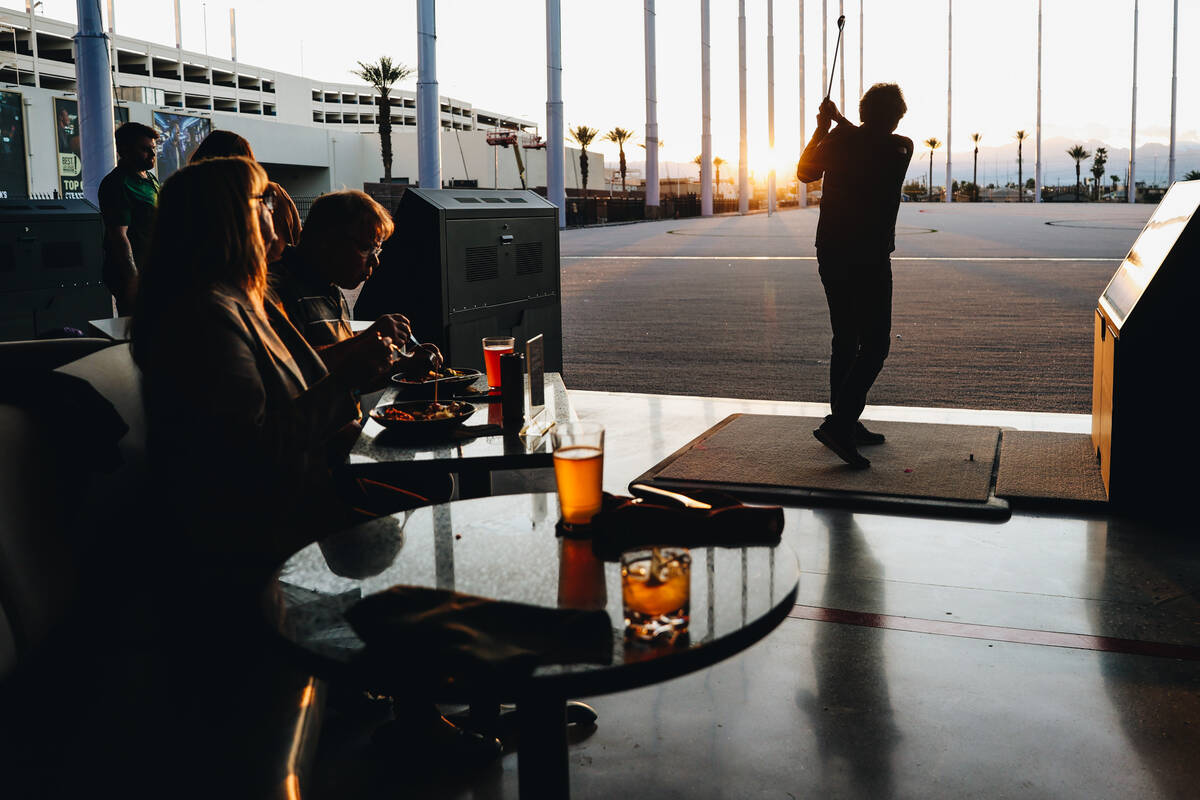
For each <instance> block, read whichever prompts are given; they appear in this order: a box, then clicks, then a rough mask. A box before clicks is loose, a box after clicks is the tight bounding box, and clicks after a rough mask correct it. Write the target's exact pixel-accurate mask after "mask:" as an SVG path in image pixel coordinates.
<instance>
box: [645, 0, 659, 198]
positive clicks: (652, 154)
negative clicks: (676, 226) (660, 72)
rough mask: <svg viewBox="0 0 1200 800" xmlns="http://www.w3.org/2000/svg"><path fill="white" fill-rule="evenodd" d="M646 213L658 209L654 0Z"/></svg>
mask: <svg viewBox="0 0 1200 800" xmlns="http://www.w3.org/2000/svg"><path fill="white" fill-rule="evenodd" d="M645 9H646V10H645V20H646V211H647V214H648V215H649V214H650V213H651V212H650V209H651V208H654V209H657V208H658V89H657V85H656V83H657V82H656V78H655V66H656V65H655V62H654V57H655V53H654V48H655V42H654V0H646V6H645Z"/></svg>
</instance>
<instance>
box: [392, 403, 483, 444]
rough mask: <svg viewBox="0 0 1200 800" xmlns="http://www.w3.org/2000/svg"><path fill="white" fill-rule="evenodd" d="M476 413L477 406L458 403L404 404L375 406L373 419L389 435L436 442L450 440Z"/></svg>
mask: <svg viewBox="0 0 1200 800" xmlns="http://www.w3.org/2000/svg"><path fill="white" fill-rule="evenodd" d="M474 413H475V406H473V405H471V404H470V403H463V402H459V401H457V400H451V401H449V402H446V403H431V402H429V401H428V400H405V401H402V402H399V403H389V404H387V405H383V406H376V407H375V408H373V409H371V414H370V416H371V419H373V420H375V421H376V422H378V423H379V424H380V425H382V426H383V427H385V428H387V429H388V431H389V432H392V433H395V434H400V435H403V436H406V437H412V438H414V439H416V438H428V439H434V438H438V437H442V436H449V435H450V434H451V433H453V432H454V431H455V430H457V429H458V428H459V427H461V426H462V424H463V423H464V422H466V421H467V417H469V416H471V415H472V414H474Z"/></svg>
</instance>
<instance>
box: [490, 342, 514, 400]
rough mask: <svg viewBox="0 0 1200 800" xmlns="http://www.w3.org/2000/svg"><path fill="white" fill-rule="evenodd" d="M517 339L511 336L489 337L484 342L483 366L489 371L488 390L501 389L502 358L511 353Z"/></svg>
mask: <svg viewBox="0 0 1200 800" xmlns="http://www.w3.org/2000/svg"><path fill="white" fill-rule="evenodd" d="M515 344H516V339H514V338H513V337H511V336H487V337H484V340H483V366H484V367H485V368H486V369H487V382H488V388H490V389H499V388H500V356H502V355H504V354H505V353H511V352H512V351H513V346H514V345H515Z"/></svg>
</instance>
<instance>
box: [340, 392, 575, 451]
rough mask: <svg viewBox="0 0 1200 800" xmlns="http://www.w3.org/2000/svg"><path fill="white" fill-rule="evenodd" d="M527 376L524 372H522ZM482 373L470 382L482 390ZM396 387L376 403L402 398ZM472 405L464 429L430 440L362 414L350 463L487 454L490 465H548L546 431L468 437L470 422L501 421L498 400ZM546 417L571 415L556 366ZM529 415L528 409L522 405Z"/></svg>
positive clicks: (569, 417) (561, 418) (564, 419)
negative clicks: (404, 435)
mask: <svg viewBox="0 0 1200 800" xmlns="http://www.w3.org/2000/svg"><path fill="white" fill-rule="evenodd" d="M525 379H526V380H527V381H528V380H529V378H528V376H526V378H525ZM486 383H487V379H486V378H483V377H481V378H480V379H479V381H476V383H475V384H474V386H475V387H476V388H481V385H482V388H483V389H484V390H485V391H486ZM397 394H398V392H397V390H396V388H394V387H389V388H388V389H385V390H384V392H383V394H382V395H381V397H380V399H379V402H378V403H377V405H386V404H388V403H392V402H395V401H397V400H399V399H403V398H400V397H398V396H397ZM475 406H476V409H477V410H476V411H475V413H474V414H472V415H471V416H470V417H469V418H467V421H466V423H465V425H464V428H465V429H466V433H459V434H455V435H454V436H452V437H449V438H445V439H441V440H438V441H431V442H418V443H414V442H411V441H409V440H406V439H404V438H402V437H399V436H396V435H395V434H393V432H392V431H390V430H388V429H386V428H384V427H383V426H382V425H380V424H379V423H378V422H375V421H374V420H367V422H366V424H365V425H364V426H363V432H362V435H361V436H360V437H359V438H358V441H357V442H356V443H355V445H354V448H353V449H352V450H351V451H350V457H349V459H348V463H349V464H350V465H358V464H370V463H373V462H377V463H394V462H400V461H448V460H449V461H463V460H487V461H491V462H493V463H491V464H490V467H491V468H493V469H504V468H512V469H517V468H521V467H535V466H548V465H549V464H551V463H552V452H553V451H552V450H551V445H550V437H549V436H526V437H516V436H479V437H475V438H471V437H470V436H469V435H468V434H469V430H470V428H471V427H473V426H479V425H487V424H500V422H501V421H502V418H501V416H500V404H499V403H498V402H497V403H476V404H475ZM544 414H545V415H546V418H547V419H551V420H554V421H555V423H556V424H559V425H561V424H564V423H566V422H570V421H571V420H572V419H573V413H572V411H571V404H570V401H569V400H568V398H567V390H566V387H565V386H564V385H563V380H562V376H561V375H559V374H558V373H557V372H548V373H546V410H545V412H544ZM526 416H527V417H528V409H527V410H526Z"/></svg>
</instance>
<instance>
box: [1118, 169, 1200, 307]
mask: <svg viewBox="0 0 1200 800" xmlns="http://www.w3.org/2000/svg"><path fill="white" fill-rule="evenodd" d="M1197 205H1200V181H1184V182H1179V183H1175V184H1173V185H1172V186H1171V188H1170V189H1169V190H1168V191H1167V194H1166V195H1165V196H1164V197H1163V199H1162V201H1161V202H1160V203H1159V204H1158V208H1156V209H1155V210H1154V214H1153V216H1151V217H1150V221H1149V222H1147V223H1146V227H1145V228H1143V229H1142V232H1141V233H1140V234H1139V235H1138V238H1137V241H1135V242H1134V243H1133V247H1132V248H1131V249H1130V250H1129V255H1127V256H1125V260H1124V261H1123V262H1121V266H1120V267H1118V268H1117V272H1116V274H1115V275H1113V277H1112V280H1111V281H1109V282H1108V287H1107V288H1105V290H1104V293H1103V294H1102V295H1100V305H1101V306H1102V307H1103V308H1104V310H1105V312H1106V313H1107V314H1108V315H1109V317H1110V319H1111V320H1112V323H1113V324H1114V325H1116V326H1117V330H1120V329H1121V326H1122V325H1124V324H1125V320H1126V319H1128V318H1129V312H1130V311H1132V310H1133V307H1134V306H1135V305H1137V301H1138V299H1139V298H1140V297H1141V296H1142V292H1144V291H1145V290H1146V287H1147V286H1149V285H1150V281H1151V280H1153V279H1154V275H1155V273H1157V272H1158V268H1159V266H1161V265H1162V262H1163V259H1165V258H1166V257H1167V254H1168V253H1170V252H1171V248H1172V247H1174V246H1175V242H1177V241H1179V234H1181V233H1183V229H1184V228H1186V227H1187V224H1188V221H1189V220H1191V218H1192V214H1194V213H1195V211H1196V206H1197Z"/></svg>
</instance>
